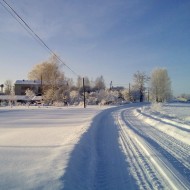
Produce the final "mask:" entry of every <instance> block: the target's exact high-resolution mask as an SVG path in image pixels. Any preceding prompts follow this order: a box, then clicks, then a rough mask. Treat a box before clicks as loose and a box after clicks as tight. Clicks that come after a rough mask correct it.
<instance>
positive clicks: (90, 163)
mask: <svg viewBox="0 0 190 190" xmlns="http://www.w3.org/2000/svg"><path fill="white" fill-rule="evenodd" d="M119 109H121V107H118V108H111V109H107V110H105V111H103V112H101V113H100V114H98V115H97V116H96V117H95V118H94V120H93V122H92V125H91V127H90V128H89V130H88V131H87V132H86V133H85V134H84V135H83V136H82V138H81V140H80V141H79V143H78V144H77V145H76V146H75V148H74V150H73V152H72V154H71V157H70V160H69V163H68V167H67V168H66V172H65V174H64V175H63V176H62V177H61V179H60V180H61V181H62V183H63V188H62V189H64V190H76V189H77V190H80V189H82V190H88V189H90V190H95V189H97V190H101V189H109V190H111V189H112V190H117V189H118V190H124V189H125V190H126V189H138V188H137V185H136V184H135V180H134V179H133V177H132V176H131V175H130V174H129V166H128V164H127V162H126V158H125V156H124V154H123V152H121V149H120V148H119V142H118V128H117V126H116V124H114V118H113V115H112V114H113V112H115V111H117V110H119Z"/></svg>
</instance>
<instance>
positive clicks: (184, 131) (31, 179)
mask: <svg viewBox="0 0 190 190" xmlns="http://www.w3.org/2000/svg"><path fill="white" fill-rule="evenodd" d="M141 107H142V105H140V104H129V105H126V106H120V107H112V108H109V109H105V110H103V111H102V108H87V109H79V108H67V109H58V108H56V109H36V110H35V109H33V110H30V109H29V110H27V109H26V110H0V120H1V123H0V168H1V170H0V187H1V188H0V189H53V190H54V189H55V190H56V189H61V190H76V189H77V190H88V189H89V190H106V189H108V190H124V189H125V190H126V189H135V190H136V189H150V190H152V189H171V190H175V189H179V190H183V189H190V140H189V139H190V138H189V137H190V130H189V129H190V126H189V125H188V124H184V125H182V124H181V123H177V122H176V121H175V123H174V122H173V121H171V122H169V121H167V122H166V121H165V120H162V118H160V119H159V121H158V118H154V117H153V116H149V115H148V114H147V113H141V111H139V109H140V108H141ZM180 138H181V139H180ZM182 138H183V139H182Z"/></svg>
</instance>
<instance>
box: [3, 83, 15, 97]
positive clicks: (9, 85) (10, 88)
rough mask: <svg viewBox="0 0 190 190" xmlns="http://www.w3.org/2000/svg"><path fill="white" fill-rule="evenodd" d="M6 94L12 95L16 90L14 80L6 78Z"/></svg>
mask: <svg viewBox="0 0 190 190" xmlns="http://www.w3.org/2000/svg"><path fill="white" fill-rule="evenodd" d="M4 87H5V94H7V95H10V94H12V92H13V91H14V89H13V82H12V81H11V80H6V81H5V83H4Z"/></svg>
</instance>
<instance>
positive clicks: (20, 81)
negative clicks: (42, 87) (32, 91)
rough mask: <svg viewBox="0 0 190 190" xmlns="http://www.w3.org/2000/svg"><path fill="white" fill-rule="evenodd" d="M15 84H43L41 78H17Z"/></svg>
mask: <svg viewBox="0 0 190 190" xmlns="http://www.w3.org/2000/svg"><path fill="white" fill-rule="evenodd" d="M15 84H33V85H35V84H38V85H39V84H41V81H40V80H17V81H16V82H15Z"/></svg>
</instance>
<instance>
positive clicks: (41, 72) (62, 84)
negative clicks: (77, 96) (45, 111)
mask: <svg viewBox="0 0 190 190" xmlns="http://www.w3.org/2000/svg"><path fill="white" fill-rule="evenodd" d="M28 78H29V79H30V80H41V81H42V91H43V93H42V94H43V95H44V98H45V99H46V100H48V101H55V100H56V101H57V98H58V99H60V96H58V92H57V91H63V90H64V89H67V86H68V82H67V80H66V79H65V76H64V73H63V71H61V65H60V63H59V60H58V58H57V56H55V55H53V56H51V57H50V58H49V59H48V60H47V61H44V62H42V63H40V64H37V65H35V66H34V68H33V69H32V70H31V71H30V72H29V73H28Z"/></svg>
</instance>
